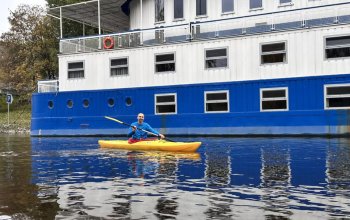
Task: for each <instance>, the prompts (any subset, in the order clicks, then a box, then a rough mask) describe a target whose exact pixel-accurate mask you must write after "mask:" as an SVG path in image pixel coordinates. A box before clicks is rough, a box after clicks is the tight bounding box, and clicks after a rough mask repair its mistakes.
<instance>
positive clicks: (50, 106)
mask: <svg viewBox="0 0 350 220" xmlns="http://www.w3.org/2000/svg"><path fill="white" fill-rule="evenodd" d="M47 106H48V107H49V109H53V101H52V100H50V101H49V102H48V103H47Z"/></svg>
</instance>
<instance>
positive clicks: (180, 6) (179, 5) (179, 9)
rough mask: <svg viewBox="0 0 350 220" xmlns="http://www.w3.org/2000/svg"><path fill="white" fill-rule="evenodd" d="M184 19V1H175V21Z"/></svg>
mask: <svg viewBox="0 0 350 220" xmlns="http://www.w3.org/2000/svg"><path fill="white" fill-rule="evenodd" d="M183 17H184V0H174V19H181V18H183Z"/></svg>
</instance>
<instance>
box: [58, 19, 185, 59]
mask: <svg viewBox="0 0 350 220" xmlns="http://www.w3.org/2000/svg"><path fill="white" fill-rule="evenodd" d="M188 28H189V26H188V25H177V26H172V27H159V28H152V29H144V30H142V31H130V32H125V33H116V34H108V35H99V36H90V37H82V38H73V39H62V40H61V41H60V53H62V54H70V53H86V52H96V51H108V50H118V49H119V50H120V49H126V48H135V47H142V46H155V45H160V44H166V43H175V42H184V41H187V40H188V39H189V33H190V31H189V30H188ZM107 38H109V42H108V46H107V45H106V42H105V40H106V39H107ZM110 39H111V40H110ZM111 42H112V45H111Z"/></svg>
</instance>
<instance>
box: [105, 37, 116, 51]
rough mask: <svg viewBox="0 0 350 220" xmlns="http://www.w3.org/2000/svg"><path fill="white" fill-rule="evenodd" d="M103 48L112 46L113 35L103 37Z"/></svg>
mask: <svg viewBox="0 0 350 220" xmlns="http://www.w3.org/2000/svg"><path fill="white" fill-rule="evenodd" d="M103 48H104V49H113V48H114V39H113V37H105V38H104V39H103Z"/></svg>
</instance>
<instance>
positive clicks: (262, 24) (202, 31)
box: [60, 4, 350, 54]
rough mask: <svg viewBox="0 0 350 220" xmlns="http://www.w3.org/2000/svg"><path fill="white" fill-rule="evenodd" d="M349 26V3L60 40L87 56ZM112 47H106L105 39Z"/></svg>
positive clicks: (67, 49) (65, 51)
mask: <svg viewBox="0 0 350 220" xmlns="http://www.w3.org/2000/svg"><path fill="white" fill-rule="evenodd" d="M349 23H350V4H342V5H341V6H340V5H339V4H335V5H331V6H327V7H313V8H308V9H295V10H289V11H280V12H272V13H265V14H256V15H251V16H244V17H236V18H228V19H221V20H213V21H206V22H191V23H189V24H183V25H177V26H167V27H162V28H153V29H144V30H141V31H130V32H125V33H117V34H110V35H99V36H90V37H81V38H74V39H62V40H61V41H60V53H62V54H70V53H86V52H97V51H108V50H118V49H119V50H120V49H126V48H134V47H143V46H155V45H162V44H173V43H179V42H188V41H199V40H208V39H215V38H227V37H235V36H242V35H254V34H263V33H268V32H279V31H288V30H296V29H304V28H315V27H322V26H331V25H339V24H349ZM107 37H109V38H112V40H113V43H114V45H113V47H110V48H109V47H108V48H107V47H105V46H104V43H106V42H104V41H105V39H106V38H107Z"/></svg>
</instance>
